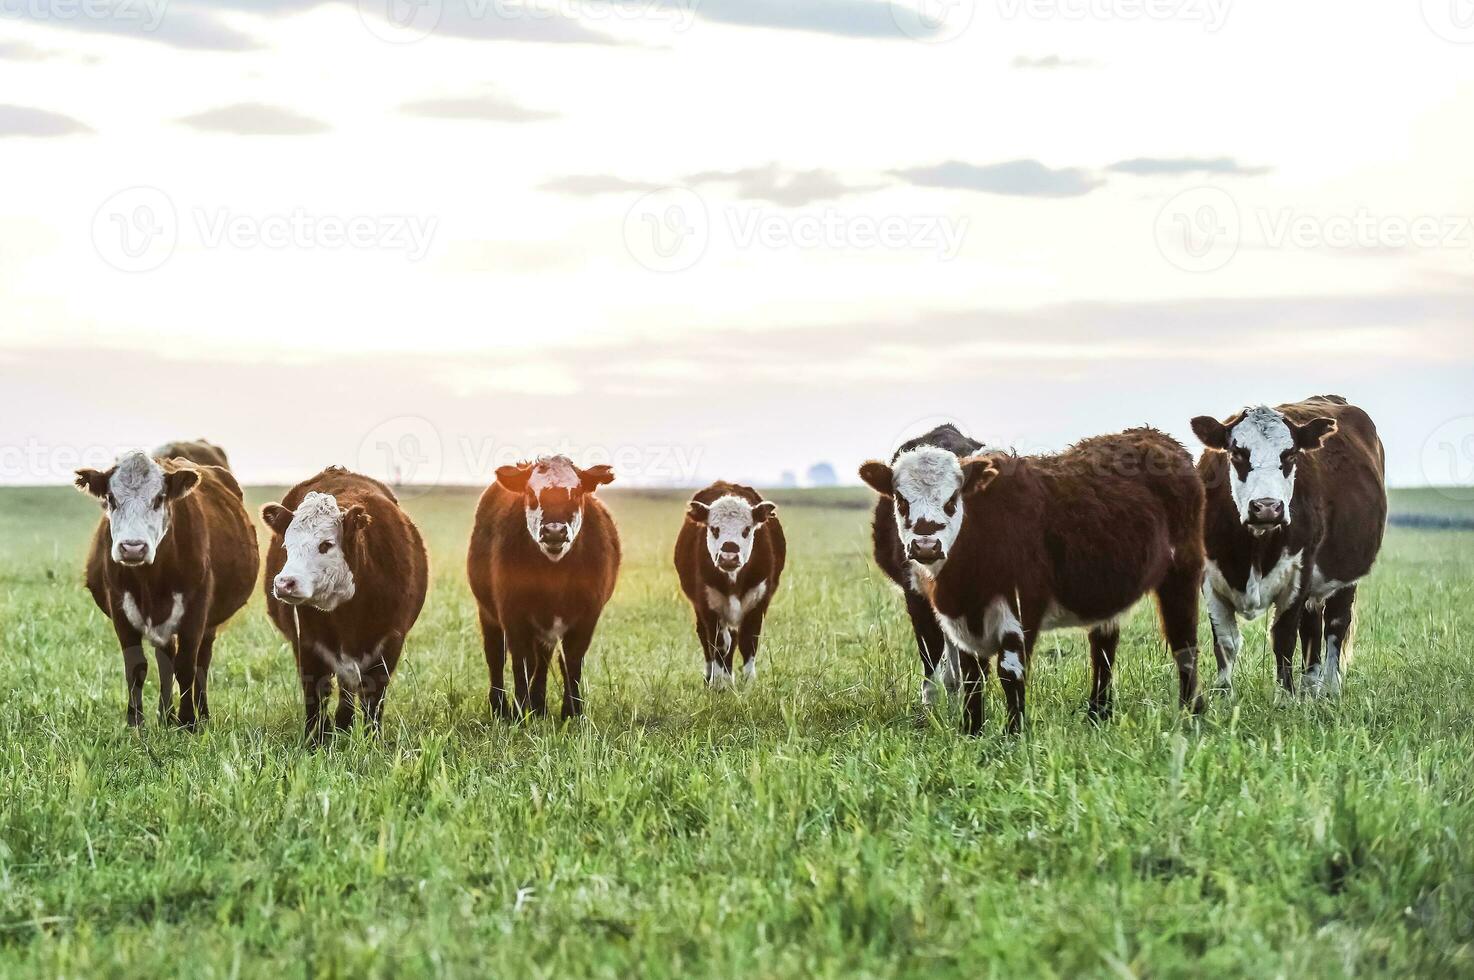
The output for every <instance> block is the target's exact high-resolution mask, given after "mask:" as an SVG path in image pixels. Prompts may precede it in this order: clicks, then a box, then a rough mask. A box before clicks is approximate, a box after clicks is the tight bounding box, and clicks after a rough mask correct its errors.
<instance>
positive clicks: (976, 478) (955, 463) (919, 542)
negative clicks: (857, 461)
mask: <svg viewBox="0 0 1474 980" xmlns="http://www.w3.org/2000/svg"><path fill="white" fill-rule="evenodd" d="M997 475H998V470H997V469H996V468H995V467H994V466H993V464H992V463H991V462H989V461H988V460H986V459H983V458H980V457H970V458H968V459H958V458H957V457H956V455H954V454H953V453H950V452H948V451H947V450H945V449H938V448H936V447H935V446H918V447H917V448H915V449H909V450H907V451H906V452H903V453H901V454H900V455H899V456H897V457H896V461H895V463H894V464H893V465H891V466H887V465H886V464H884V463H879V462H870V463H866V464H865V465H864V466H862V467H860V478H861V479H862V480H864V481H865V482H866V483H868V484H869V485H870V486H871V487H872V488H874V489H875V490H876V491H877V492H878V493H881V494H884V495H885V496H887V497H890V498H891V501H892V503H893V505H894V506H895V509H896V530H897V531H899V532H900V535H901V546H902V547H903V548H904V549H905V552H906V557H907V558H908V559H909V560H910V561H912V562H914V563H916V564H917V565H919V566H921V567H922V568H924V569H926V570H927V571H928V572H930V573H931V574H935V573H937V572H939V571H941V568H942V564H943V563H944V562H945V561H946V560H947V556H948V555H950V554H951V553H952V547H953V545H954V544H956V542H957V537H958V535H959V534H961V533H962V518H963V511H964V507H963V499H964V498H965V497H967V496H969V495H970V494H974V493H977V492H979V491H981V490H982V489H983V488H984V487H986V486H987V485H988V484H989V483H991V482H992V481H993V479H994V478H995V477H997Z"/></svg>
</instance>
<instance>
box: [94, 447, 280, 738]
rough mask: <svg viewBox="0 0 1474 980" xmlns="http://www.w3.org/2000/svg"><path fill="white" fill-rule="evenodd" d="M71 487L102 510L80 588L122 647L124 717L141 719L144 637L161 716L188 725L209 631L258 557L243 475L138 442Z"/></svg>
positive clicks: (202, 683)
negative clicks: (167, 456) (148, 450)
mask: <svg viewBox="0 0 1474 980" xmlns="http://www.w3.org/2000/svg"><path fill="white" fill-rule="evenodd" d="M77 488H78V489H79V490H82V491H84V492H85V493H89V494H91V495H92V496H94V497H96V498H97V499H98V500H100V501H101V502H102V506H103V510H104V516H103V519H102V521H101V523H99V524H98V526H97V532H96V533H95V534H94V535H93V538H92V548H91V550H90V552H89V554H88V558H87V588H88V590H89V591H90V592H91V593H92V598H93V600H94V601H95V602H96V603H97V606H98V608H99V609H101V610H102V611H103V612H104V613H105V614H106V615H107V616H108V618H109V619H111V620H112V624H113V631H114V632H115V633H116V634H117V637H118V643H119V645H120V646H121V647H122V648H123V667H124V673H125V676H126V678H127V684H128V713H127V719H128V724H130V725H140V724H142V723H143V682H144V678H145V677H147V675H148V661H147V658H146V657H145V656H144V652H143V644H144V643H145V642H146V643H147V644H148V645H149V646H151V647H152V648H153V650H154V659H155V662H156V663H157V665H158V669H159V719H160V721H161V722H165V721H172V720H176V719H177V721H178V722H179V723H180V724H181V725H183V726H184V727H186V728H193V727H195V725H196V724H197V723H198V722H201V721H204V720H205V719H207V718H209V716H210V702H209V697H208V682H209V674H210V659H211V657H212V655H213V652H214V647H215V632H216V630H218V629H219V628H220V626H221V624H223V623H224V622H225V621H226V620H227V619H229V618H230V617H231V616H232V615H234V613H235V612H236V610H238V609H240V608H241V606H243V605H245V604H246V600H247V599H249V598H250V596H251V587H252V586H253V585H254V584H255V581H256V572H257V569H258V568H259V567H260V554H259V551H258V550H257V547H256V529H255V527H254V526H253V525H252V524H251V518H250V515H248V514H247V513H246V508H245V504H244V503H243V502H242V498H241V488H240V485H239V484H238V483H236V481H235V477H233V476H231V474H230V471H229V470H224V469H219V468H217V467H214V466H194V465H192V464H190V463H186V462H180V461H177V460H170V461H166V462H159V461H158V460H155V459H152V458H151V457H149V456H148V455H147V454H145V453H143V452H142V451H136V452H130V453H126V454H124V455H122V456H120V457H118V461H117V463H116V464H115V465H114V466H113V467H112V469H109V470H106V471H99V470H92V469H86V470H78V471H77ZM175 680H178V682H179V708H178V712H177V714H176V712H175V708H174V682H175Z"/></svg>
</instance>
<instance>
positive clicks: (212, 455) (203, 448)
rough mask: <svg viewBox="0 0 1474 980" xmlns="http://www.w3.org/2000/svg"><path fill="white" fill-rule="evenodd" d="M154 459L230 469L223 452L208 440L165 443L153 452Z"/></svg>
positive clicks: (228, 461)
mask: <svg viewBox="0 0 1474 980" xmlns="http://www.w3.org/2000/svg"><path fill="white" fill-rule="evenodd" d="M154 459H187V460H189V461H190V462H191V463H198V464H199V465H200V466H218V467H220V468H221V469H222V470H228V469H230V460H229V459H227V458H226V456H225V450H223V449H221V448H220V447H219V446H217V445H215V444H214V443H213V442H210V441H209V440H208V439H196V440H194V441H193V442H189V441H184V440H181V441H177V442H166V443H164V444H163V445H162V446H160V447H159V448H158V449H155V450H154Z"/></svg>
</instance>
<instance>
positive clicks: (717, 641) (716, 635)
mask: <svg viewBox="0 0 1474 980" xmlns="http://www.w3.org/2000/svg"><path fill="white" fill-rule="evenodd" d="M707 628H708V629H710V630H711V678H710V680H709V681H708V683H709V684H710V685H711V686H712V687H713V688H714V689H716V690H718V691H725V690H726V689H728V688H730V687H731V686H732V659H733V655H734V654H735V653H736V650H735V647H736V644H735V643H733V642H732V627H730V626H728V625H727V622H726V620H723V619H718V618H717V617H716V616H712V618H711V619H710V620H709V621H708V627H707Z"/></svg>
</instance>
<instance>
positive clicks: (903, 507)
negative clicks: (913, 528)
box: [896, 496, 911, 517]
mask: <svg viewBox="0 0 1474 980" xmlns="http://www.w3.org/2000/svg"><path fill="white" fill-rule="evenodd" d="M896 510H898V511H900V512H901V516H902V517H910V516H911V505H910V504H909V503H907V502H906V498H905V497H901V496H897V497H896Z"/></svg>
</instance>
